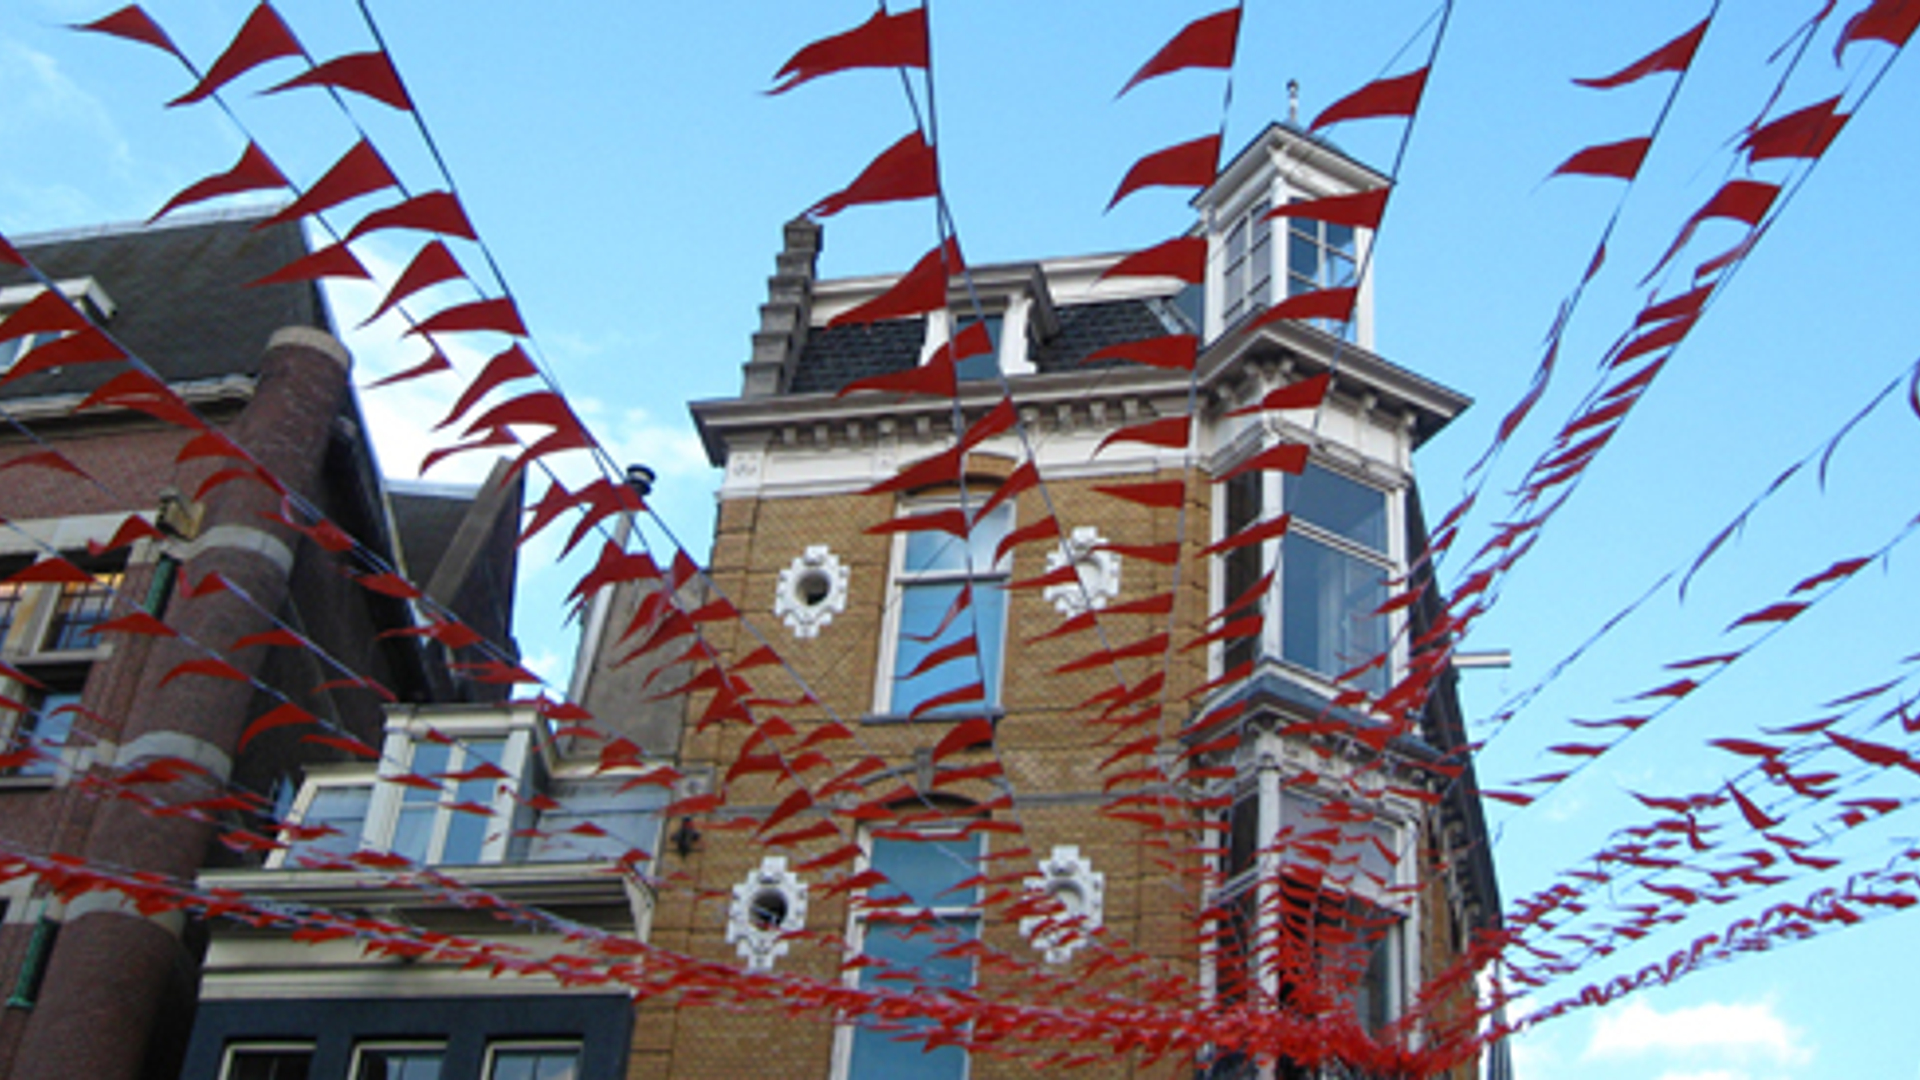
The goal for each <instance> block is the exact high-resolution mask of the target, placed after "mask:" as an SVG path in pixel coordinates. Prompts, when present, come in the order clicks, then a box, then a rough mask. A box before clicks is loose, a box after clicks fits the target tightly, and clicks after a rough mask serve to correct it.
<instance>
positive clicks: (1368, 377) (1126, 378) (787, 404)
mask: <svg viewBox="0 0 1920 1080" xmlns="http://www.w3.org/2000/svg"><path fill="white" fill-rule="evenodd" d="M1257 362H1278V363H1290V364H1292V365H1293V368H1294V370H1295V371H1296V372H1298V373H1299V375H1300V376H1301V377H1306V376H1311V375H1316V374H1319V373H1321V372H1323V371H1332V372H1334V385H1335V389H1336V391H1337V392H1339V393H1342V394H1345V395H1348V396H1352V397H1355V398H1362V397H1371V398H1372V400H1373V402H1374V404H1375V405H1376V406H1378V407H1382V408H1386V409H1390V410H1394V411H1398V412H1401V413H1403V414H1404V415H1406V416H1407V417H1408V418H1409V419H1408V423H1409V424H1410V425H1411V430H1412V434H1413V440H1414V445H1416V446H1418V445H1419V444H1420V443H1422V442H1424V441H1426V439H1428V438H1430V437H1431V436H1432V435H1433V434H1434V433H1436V432H1438V431H1439V430H1440V429H1441V428H1443V427H1445V426H1446V425H1447V424H1448V423H1449V422H1451V421H1452V419H1453V418H1454V417H1455V416H1457V415H1459V414H1460V413H1461V412H1462V411H1464V410H1465V409H1466V408H1467V407H1468V406H1469V405H1471V404H1472V399H1471V398H1468V397H1467V396H1466V395H1464V394H1461V393H1459V392H1458V391H1455V390H1452V389H1449V388H1447V387H1445V386H1442V385H1441V384H1439V383H1436V382H1433V381H1432V380H1430V379H1424V378H1421V377H1420V376H1418V375H1415V374H1414V373H1413V372H1411V371H1408V370H1407V369H1405V368H1402V367H1400V366H1398V365H1396V364H1394V363H1392V362H1390V361H1388V360H1386V359H1384V358H1383V357H1380V356H1378V355H1376V354H1374V353H1372V352H1369V351H1367V350H1365V349H1362V348H1360V347H1358V346H1356V345H1352V344H1349V343H1346V342H1343V341H1341V340H1340V339H1338V338H1336V337H1334V336H1333V335H1331V334H1328V333H1326V332H1325V331H1322V330H1319V329H1317V328H1315V327H1312V326H1308V325H1305V324H1302V323H1296V322H1284V323H1279V324H1275V325H1272V326H1263V327H1260V328H1259V329H1256V330H1253V331H1251V332H1245V333H1233V334H1227V335H1225V336H1223V337H1222V338H1221V339H1220V340H1219V341H1216V342H1214V343H1213V345H1212V346H1210V347H1209V348H1208V349H1207V350H1206V351H1205V352H1204V353H1202V354H1201V355H1200V358H1199V361H1198V364H1197V376H1198V379H1199V386H1200V389H1201V390H1202V391H1203V392H1204V393H1206V394H1209V395H1211V396H1215V397H1227V398H1230V397H1231V396H1232V395H1231V394H1230V393H1229V391H1230V388H1231V386H1232V384H1233V383H1234V382H1235V381H1236V379H1237V378H1238V373H1239V372H1241V371H1242V370H1244V369H1246V368H1247V367H1248V366H1249V365H1252V364H1254V363H1257ZM1187 384H1188V379H1187V376H1186V375H1185V374H1183V373H1179V372H1168V371H1164V370H1160V369H1156V368H1148V367H1125V368H1089V369H1087V370H1084V371H1069V372H1052V373H1046V374H1034V375H1019V376H1014V377H1013V378H1011V379H1010V380H1009V385H1010V386H1011V388H1012V390H1013V396H1014V400H1015V401H1016V402H1018V403H1019V404H1020V405H1021V406H1022V407H1027V406H1033V407H1039V408H1044V407H1046V406H1049V405H1053V404H1057V403H1062V402H1080V401H1089V400H1094V401H1107V402H1110V403H1113V404H1115V405H1118V406H1119V407H1118V408H1116V409H1115V410H1114V411H1113V415H1114V416H1115V417H1120V416H1127V415H1131V414H1130V413H1129V412H1128V411H1127V409H1126V407H1125V403H1126V401H1127V400H1128V399H1135V400H1139V399H1149V400H1152V401H1154V403H1155V413H1156V414H1157V415H1166V414H1168V413H1171V412H1181V411H1184V410H1185V408H1186V402H1185V398H1186V394H1187ZM999 400H1000V386H999V385H998V384H997V383H993V382H980V383H973V384H965V385H962V386H961V388H960V407H961V409H962V411H963V412H965V413H966V414H968V415H970V416H975V415H978V414H979V413H981V412H983V411H985V410H986V409H988V408H991V407H992V406H993V405H994V403H995V402H997V401H999ZM953 404H954V403H953V400H952V399H949V398H934V397H926V396H915V397H906V398H902V397H901V396H900V395H896V394H885V393H862V394H855V395H850V396H847V397H836V396H835V395H833V394H829V393H812V394H782V395H780V396H777V397H765V398H712V399H708V400H705V401H695V402H692V403H691V404H690V405H689V406H688V409H689V411H691V413H692V414H693V420H694V425H695V427H696V428H697V429H698V430H699V432H700V439H701V443H702V444H703V445H704V446H705V447H706V450H707V458H708V460H709V461H710V462H711V463H712V464H714V465H716V466H722V465H725V464H726V460H727V447H728V445H729V444H730V442H732V441H733V440H734V439H736V438H738V437H740V436H743V435H749V434H753V433H771V432H773V431H775V430H777V429H780V428H786V427H794V426H800V427H806V426H811V425H816V424H826V425H845V424H849V423H860V424H878V423H881V422H882V421H889V422H892V423H895V424H902V425H907V426H913V425H917V424H919V423H920V422H921V420H922V418H925V421H926V422H928V423H933V424H944V423H948V422H950V421H951V419H952V416H953Z"/></svg>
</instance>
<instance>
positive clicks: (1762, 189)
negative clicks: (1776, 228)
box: [1647, 180, 1780, 279]
mask: <svg viewBox="0 0 1920 1080" xmlns="http://www.w3.org/2000/svg"><path fill="white" fill-rule="evenodd" d="M1779 195H1780V185H1778V184H1768V183H1764V182H1762V181H1759V180H1729V181H1727V182H1726V184H1725V185H1724V186H1722V187H1721V188H1720V190H1719V191H1716V192H1714V193H1713V198H1711V199H1708V200H1707V204H1706V205H1705V206H1702V207H1701V208H1700V209H1698V210H1696V211H1694V214H1693V216H1692V217H1690V218H1688V219H1687V223H1686V224H1685V225H1682V226H1681V227H1680V235H1679V236H1677V237H1675V238H1674V241H1673V246H1672V247H1670V248H1668V249H1667V253H1666V254H1665V255H1662V256H1660V261H1659V262H1658V263H1655V264H1654V267H1653V269H1652V270H1651V271H1649V272H1648V273H1647V278H1649V279H1651V278H1652V277H1653V275H1654V274H1657V273H1659V272H1660V268H1661V267H1663V266H1665V265H1667V261H1668V260H1669V259H1671V258H1673V257H1674V255H1675V254H1677V253H1678V252H1679V251H1680V249H1681V248H1683V247H1685V246H1686V244H1687V241H1688V240H1691V239H1693V234H1694V230H1696V229H1698V228H1699V227H1700V224H1701V222H1704V221H1707V220H1709V219H1711V218H1732V219H1733V220H1735V221H1739V222H1743V223H1745V224H1746V225H1747V226H1748V227H1752V226H1756V225H1758V224H1759V223H1760V219H1761V218H1763V217H1765V216H1766V214H1767V210H1768V209H1769V208H1771V207H1772V206H1773V200H1774V199H1776V198H1778V197H1779Z"/></svg>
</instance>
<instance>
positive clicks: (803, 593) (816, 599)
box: [793, 568, 833, 607]
mask: <svg viewBox="0 0 1920 1080" xmlns="http://www.w3.org/2000/svg"><path fill="white" fill-rule="evenodd" d="M793 591H794V594H795V595H796V596H798V597H799V598H800V602H801V603H802V604H805V605H806V606H808V607H819V606H820V605H821V604H824V603H826V602H827V597H828V596H829V595H831V594H832V592H833V578H832V577H830V576H828V574H827V572H826V571H825V570H821V569H817V568H816V569H811V570H808V571H807V572H806V573H804V574H801V575H800V578H799V580H797V581H795V582H794V583H793Z"/></svg>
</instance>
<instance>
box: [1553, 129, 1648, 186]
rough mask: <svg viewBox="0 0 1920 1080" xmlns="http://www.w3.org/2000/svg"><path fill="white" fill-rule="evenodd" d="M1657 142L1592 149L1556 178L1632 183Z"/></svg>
mask: <svg viewBox="0 0 1920 1080" xmlns="http://www.w3.org/2000/svg"><path fill="white" fill-rule="evenodd" d="M1652 145H1653V140H1652V139H1651V138H1648V137H1646V136H1641V137H1640V138H1637V139H1622V140H1620V141H1619V142H1613V143H1603V144H1601V145H1599V146H1589V147H1587V148H1586V149H1585V150H1582V151H1580V152H1579V153H1577V154H1574V155H1573V156H1572V157H1570V158H1568V159H1567V160H1565V161H1563V162H1561V163H1560V167H1559V168H1557V169H1555V170H1553V172H1552V173H1551V174H1550V175H1553V176H1612V177H1617V178H1619V179H1621V180H1631V179H1633V178H1634V176H1636V175H1637V174H1638V173H1639V172H1640V164H1641V162H1644V161H1645V160H1646V159H1647V149H1648V148H1649V147H1651V146H1652Z"/></svg>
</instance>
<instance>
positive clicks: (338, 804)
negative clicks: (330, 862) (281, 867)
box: [287, 784, 373, 866]
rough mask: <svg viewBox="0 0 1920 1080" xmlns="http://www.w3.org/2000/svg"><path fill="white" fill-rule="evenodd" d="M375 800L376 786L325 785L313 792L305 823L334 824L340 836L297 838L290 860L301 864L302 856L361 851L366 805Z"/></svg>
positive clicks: (296, 864)
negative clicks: (374, 790)
mask: <svg viewBox="0 0 1920 1080" xmlns="http://www.w3.org/2000/svg"><path fill="white" fill-rule="evenodd" d="M372 801H373V787H372V785H369V784H356V785H352V786H341V787H323V788H320V789H318V790H316V791H315V792H314V793H313V799H312V801H311V802H309V803H308V804H307V812H306V813H305V814H304V815H302V816H301V819H300V823H301V824H302V825H331V826H333V828H334V829H335V830H337V832H338V835H329V836H321V837H316V838H315V839H312V840H302V841H297V842H295V843H294V844H293V846H292V847H291V848H290V849H289V850H288V851H287V861H288V863H290V864H292V865H295V866H298V865H300V864H301V856H303V855H304V856H308V857H317V856H347V855H351V854H353V853H354V852H356V851H358V850H360V832H361V830H362V829H363V828H365V826H366V823H367V805H368V804H369V803H371V802H372Z"/></svg>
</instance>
